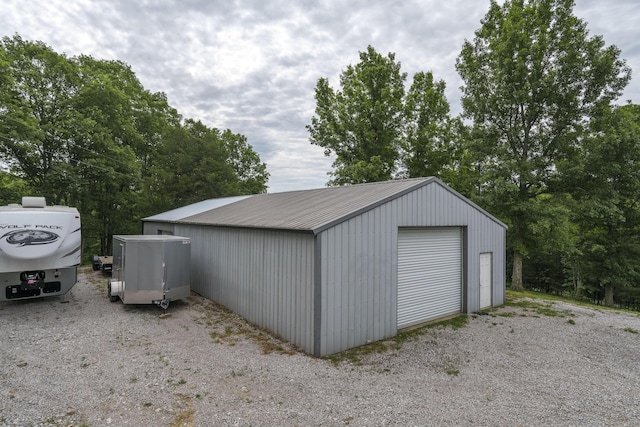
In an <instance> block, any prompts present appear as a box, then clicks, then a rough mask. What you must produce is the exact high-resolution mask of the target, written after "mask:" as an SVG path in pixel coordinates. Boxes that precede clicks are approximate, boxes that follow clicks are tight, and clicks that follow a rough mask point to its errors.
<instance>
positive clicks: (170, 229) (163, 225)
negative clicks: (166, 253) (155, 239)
mask: <svg viewBox="0 0 640 427" xmlns="http://www.w3.org/2000/svg"><path fill="white" fill-rule="evenodd" d="M142 234H165V235H172V234H175V224H173V223H170V222H156V221H144V222H143V223H142Z"/></svg>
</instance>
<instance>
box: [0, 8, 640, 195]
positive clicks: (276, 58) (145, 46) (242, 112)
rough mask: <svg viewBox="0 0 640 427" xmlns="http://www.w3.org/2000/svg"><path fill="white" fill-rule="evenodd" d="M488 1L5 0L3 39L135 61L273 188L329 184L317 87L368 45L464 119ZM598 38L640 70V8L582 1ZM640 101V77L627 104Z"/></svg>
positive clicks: (153, 84) (143, 75)
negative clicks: (314, 132)
mask: <svg viewBox="0 0 640 427" xmlns="http://www.w3.org/2000/svg"><path fill="white" fill-rule="evenodd" d="M488 7H489V0H447V1H442V0H351V1H348V2H347V1H337V0H299V1H292V0H289V1H285V0H247V1H241V0H236V1H232V0H224V1H222V0H155V1H154V0H138V1H132V0H0V36H13V35H14V34H19V35H20V36H21V37H22V38H23V39H26V40H39V41H42V42H44V43H46V44H47V45H48V46H50V47H51V48H52V49H53V50H55V51H56V52H59V53H65V54H66V55H67V56H75V55H79V54H86V55H91V56H93V57H94V58H96V59H117V60H122V61H124V62H126V63H127V64H129V65H130V66H131V67H132V69H133V71H134V72H135V73H136V75H137V77H138V79H139V80H140V81H141V82H142V84H143V85H144V87H145V88H146V89H148V90H150V91H152V92H164V93H166V94H167V97H168V99H169V103H170V104H171V106H173V107H174V108H176V109H177V110H178V111H179V112H180V114H182V116H183V117H185V118H193V119H196V120H201V121H202V122H203V123H205V124H207V125H208V126H210V127H216V128H219V129H231V131H233V132H234V133H240V134H243V135H245V136H246V137H247V138H248V141H249V143H250V144H251V145H252V146H253V147H254V149H255V150H256V151H257V152H258V154H259V155H260V157H261V159H262V160H263V161H264V162H266V163H267V169H268V171H269V172H270V174H271V177H270V180H269V191H270V192H279V191H288V190H299V189H307V188H317V187H322V186H324V185H325V183H326V182H327V180H328V179H329V178H328V177H327V172H328V171H330V170H331V159H329V158H326V157H324V154H323V150H322V149H321V148H319V147H316V146H312V145H311V144H310V143H309V135H308V132H307V130H306V129H305V125H307V124H309V123H310V121H311V117H312V116H313V113H314V108H315V101H314V99H313V95H314V88H315V85H316V83H317V81H318V79H319V78H321V77H327V78H329V80H330V82H331V85H332V86H333V87H334V88H338V85H337V83H338V78H339V75H340V73H341V72H342V71H343V70H344V69H345V68H346V67H347V66H348V65H350V64H353V65H355V64H356V63H358V61H359V57H358V54H359V52H361V51H364V50H366V48H367V46H368V45H371V46H373V47H374V48H375V49H376V51H377V52H379V53H382V54H384V55H386V54H387V53H389V52H394V53H395V54H396V60H397V61H400V62H401V64H402V71H403V72H406V73H408V75H409V77H408V79H407V82H408V83H410V82H411V80H412V77H413V74H415V73H416V72H418V71H433V73H434V75H435V77H436V78H437V79H443V80H445V82H446V83H447V99H448V101H449V103H450V104H451V107H452V112H453V113H454V114H455V115H457V114H458V113H459V112H460V101H459V100H460V90H459V87H460V85H461V83H462V82H461V80H460V78H459V76H458V74H457V72H456V71H455V59H456V57H457V56H458V54H459V53H460V49H461V47H462V43H463V42H464V40H465V39H469V40H470V39H472V38H473V36H474V31H475V30H476V29H478V28H479V26H480V20H481V19H482V17H483V16H484V15H485V13H486V11H487V10H488ZM574 13H575V14H576V15H577V16H579V17H580V18H582V19H584V20H585V21H586V22H587V23H588V29H589V30H590V34H591V35H602V36H603V37H604V40H605V42H606V43H607V44H608V45H609V44H615V45H616V46H618V47H619V48H620V49H621V50H622V57H623V58H625V59H626V60H627V63H628V65H630V66H631V68H632V69H633V70H634V71H637V72H640V30H639V29H638V28H640V27H638V21H640V1H639V0H609V1H602V0H576V7H575V9H574ZM629 99H631V100H633V101H634V102H635V103H639V102H640V79H638V78H634V79H633V80H632V81H631V84H630V85H629V86H628V88H627V90H626V92H625V94H624V96H623V97H622V98H621V100H620V102H624V101H626V100H629Z"/></svg>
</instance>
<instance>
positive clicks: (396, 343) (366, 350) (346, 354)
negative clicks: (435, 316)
mask: <svg viewBox="0 0 640 427" xmlns="http://www.w3.org/2000/svg"><path fill="white" fill-rule="evenodd" d="M468 323H469V316H468V315H466V314H461V315H459V316H455V317H451V318H448V319H444V320H441V321H439V322H434V323H429V324H426V325H423V326H420V327H417V328H410V329H404V330H401V331H400V332H398V334H397V335H396V336H395V337H393V338H391V339H388V340H385V341H375V342H372V343H370V344H366V345H363V346H360V347H356V348H352V349H350V350H346V351H343V352H341V353H336V354H331V355H329V356H325V357H324V359H326V360H329V361H331V362H333V364H334V365H336V366H337V365H339V364H341V363H343V362H350V363H352V364H354V365H359V364H361V363H362V361H363V359H364V358H366V357H367V356H369V355H371V354H382V353H386V352H388V351H391V350H400V348H402V344H404V343H405V342H408V341H415V340H416V339H418V338H419V337H420V336H422V335H425V334H429V333H432V334H433V333H434V330H436V329H444V328H447V327H450V328H452V329H453V330H457V329H460V328H463V327H465V326H467V324H468ZM455 375H457V374H455Z"/></svg>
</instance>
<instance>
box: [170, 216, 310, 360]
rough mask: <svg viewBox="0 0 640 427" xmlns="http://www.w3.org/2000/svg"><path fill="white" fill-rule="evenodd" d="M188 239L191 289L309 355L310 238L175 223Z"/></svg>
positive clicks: (177, 229)
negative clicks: (189, 239) (189, 244)
mask: <svg viewBox="0 0 640 427" xmlns="http://www.w3.org/2000/svg"><path fill="white" fill-rule="evenodd" d="M175 232H176V234H179V235H181V236H188V237H191V245H192V247H191V254H192V257H191V268H192V276H191V288H192V289H193V290H194V291H196V292H198V293H199V294H201V295H203V296H205V297H207V298H209V299H211V300H213V301H216V302H217V303H219V304H222V305H224V306H225V307H227V308H229V309H230V310H232V311H234V312H235V313H238V314H239V315H241V316H242V317H244V318H245V319H247V320H248V321H249V322H252V323H255V324H257V325H260V326H261V327H264V328H267V329H269V330H270V331H272V332H274V333H276V334H278V335H280V336H281V337H283V338H284V339H286V340H287V341H290V342H291V343H293V344H295V345H296V346H298V347H300V348H302V349H303V350H305V351H307V352H309V353H312V352H313V326H314V325H313V319H314V316H313V313H314V311H313V293H314V288H313V283H314V282H313V278H314V262H313V260H314V258H313V254H314V237H313V236H312V235H311V234H302V233H291V232H275V231H266V230H248V229H234V228H220V227H208V226H198V225H181V224H176V230H175Z"/></svg>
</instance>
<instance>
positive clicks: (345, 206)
mask: <svg viewBox="0 0 640 427" xmlns="http://www.w3.org/2000/svg"><path fill="white" fill-rule="evenodd" d="M433 180H435V178H416V179H404V180H393V181H385V182H375V183H370V184H360V185H351V186H344V187H325V188H319V189H314V190H302V191H289V192H284V193H270V194H269V193H267V194H257V195H254V196H252V197H249V198H245V199H243V200H240V201H237V202H235V203H232V204H226V205H224V206H220V207H217V208H214V209H211V210H208V211H206V212H205V211H203V212H201V213H197V214H195V215H192V216H189V217H183V218H181V219H179V220H178V222H183V223H190V224H207V225H216V226H229V227H248V228H268V229H284V230H300V231H311V232H314V233H318V232H319V231H321V230H323V229H326V228H328V227H330V226H331V225H333V224H335V223H338V222H341V221H344V220H346V219H348V218H351V217H353V216H355V215H357V214H359V213H361V212H363V211H366V210H369V209H372V208H373V207H375V206H378V205H379V204H381V203H384V202H385V201H387V200H390V199H393V198H395V197H399V196H400V195H403V194H405V193H407V192H409V191H411V190H413V189H415V188H417V187H420V186H422V185H426V184H427V183H429V182H431V181H433Z"/></svg>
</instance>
